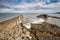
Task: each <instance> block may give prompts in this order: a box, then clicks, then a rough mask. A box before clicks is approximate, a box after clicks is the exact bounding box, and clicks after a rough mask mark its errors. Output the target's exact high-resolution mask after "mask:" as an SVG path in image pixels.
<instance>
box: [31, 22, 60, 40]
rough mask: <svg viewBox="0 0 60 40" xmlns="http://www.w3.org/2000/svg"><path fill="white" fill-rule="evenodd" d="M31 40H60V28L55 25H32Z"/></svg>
mask: <svg viewBox="0 0 60 40" xmlns="http://www.w3.org/2000/svg"><path fill="white" fill-rule="evenodd" d="M31 36H32V38H33V39H32V40H60V27H58V26H57V25H55V24H49V23H46V22H45V23H42V24H32V28H31Z"/></svg>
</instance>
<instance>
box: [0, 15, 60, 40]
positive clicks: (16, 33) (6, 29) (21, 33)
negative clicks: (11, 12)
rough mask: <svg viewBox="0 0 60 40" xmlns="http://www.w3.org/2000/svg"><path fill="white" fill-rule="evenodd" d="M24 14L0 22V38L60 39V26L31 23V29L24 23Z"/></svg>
mask: <svg viewBox="0 0 60 40" xmlns="http://www.w3.org/2000/svg"><path fill="white" fill-rule="evenodd" d="M22 20H23V17H22V16H18V17H16V18H12V19H9V20H7V21H4V22H1V23H0V40H60V27H59V26H58V25H55V24H50V23H47V22H44V23H42V24H31V26H32V27H31V29H29V30H28V29H26V28H25V27H24V26H23V25H22Z"/></svg>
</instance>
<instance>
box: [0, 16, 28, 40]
mask: <svg viewBox="0 0 60 40" xmlns="http://www.w3.org/2000/svg"><path fill="white" fill-rule="evenodd" d="M22 19H23V17H22V16H18V17H16V18H12V19H10V20H7V21H4V22H1V23H0V40H28V38H27V36H26V35H27V33H28V35H29V31H27V30H26V29H25V28H23V27H22V26H21V23H22ZM26 31H27V32H26ZM24 32H25V33H24Z"/></svg>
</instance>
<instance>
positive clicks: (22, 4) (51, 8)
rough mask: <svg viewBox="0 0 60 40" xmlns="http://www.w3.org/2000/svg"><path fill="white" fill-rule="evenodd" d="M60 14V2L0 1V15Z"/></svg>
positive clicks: (41, 0) (38, 0)
mask: <svg viewBox="0 0 60 40" xmlns="http://www.w3.org/2000/svg"><path fill="white" fill-rule="evenodd" d="M54 12H60V0H0V13H54Z"/></svg>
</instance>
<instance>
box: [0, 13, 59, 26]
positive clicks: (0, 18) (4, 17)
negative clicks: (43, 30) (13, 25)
mask: <svg viewBox="0 0 60 40" xmlns="http://www.w3.org/2000/svg"><path fill="white" fill-rule="evenodd" d="M41 14H42V13H26V14H22V13H0V22H3V21H5V20H8V19H11V18H14V17H17V16H19V15H23V16H24V20H23V21H24V22H29V19H30V18H35V17H36V16H37V15H41ZM47 15H50V16H56V17H60V14H53V13H51V14H48V13H47ZM47 22H48V23H51V24H56V25H58V26H60V19H55V18H49V19H48V20H47Z"/></svg>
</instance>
